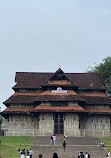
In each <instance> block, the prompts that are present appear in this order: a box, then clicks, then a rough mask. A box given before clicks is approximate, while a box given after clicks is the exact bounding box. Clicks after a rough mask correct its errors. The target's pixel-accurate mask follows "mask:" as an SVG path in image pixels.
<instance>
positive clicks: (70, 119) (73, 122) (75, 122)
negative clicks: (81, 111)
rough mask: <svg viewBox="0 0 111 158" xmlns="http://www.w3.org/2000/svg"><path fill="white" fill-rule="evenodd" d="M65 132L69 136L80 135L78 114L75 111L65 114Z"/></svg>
mask: <svg viewBox="0 0 111 158" xmlns="http://www.w3.org/2000/svg"><path fill="white" fill-rule="evenodd" d="M64 134H67V135H68V136H80V132H79V115H78V114H74V113H66V114H65V119H64Z"/></svg>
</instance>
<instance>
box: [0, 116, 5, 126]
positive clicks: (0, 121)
mask: <svg viewBox="0 0 111 158" xmlns="http://www.w3.org/2000/svg"><path fill="white" fill-rule="evenodd" d="M3 119H4V118H3V116H1V115H0V124H1V123H2V120H3Z"/></svg>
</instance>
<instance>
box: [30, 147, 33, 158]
mask: <svg viewBox="0 0 111 158" xmlns="http://www.w3.org/2000/svg"><path fill="white" fill-rule="evenodd" d="M33 153H34V152H33V150H32V149H29V156H30V158H32V155H33Z"/></svg>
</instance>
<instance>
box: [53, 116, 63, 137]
mask: <svg viewBox="0 0 111 158" xmlns="http://www.w3.org/2000/svg"><path fill="white" fill-rule="evenodd" d="M54 134H64V115H63V113H55V114H54Z"/></svg>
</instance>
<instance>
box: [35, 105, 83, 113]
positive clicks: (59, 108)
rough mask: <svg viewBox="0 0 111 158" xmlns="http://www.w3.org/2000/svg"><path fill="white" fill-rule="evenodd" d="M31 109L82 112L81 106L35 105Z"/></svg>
mask: <svg viewBox="0 0 111 158" xmlns="http://www.w3.org/2000/svg"><path fill="white" fill-rule="evenodd" d="M33 111H35V112H36V111H37V112H42V111H48V112H49V111H50V112H52V111H53V112H65V111H66V112H84V109H83V108H82V107H81V106H37V107H35V109H34V110H33Z"/></svg>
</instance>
